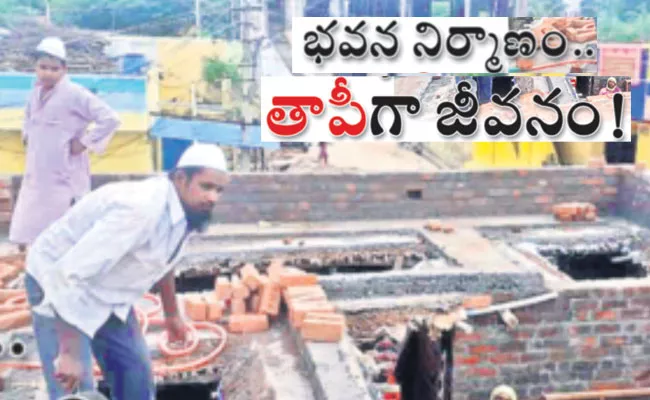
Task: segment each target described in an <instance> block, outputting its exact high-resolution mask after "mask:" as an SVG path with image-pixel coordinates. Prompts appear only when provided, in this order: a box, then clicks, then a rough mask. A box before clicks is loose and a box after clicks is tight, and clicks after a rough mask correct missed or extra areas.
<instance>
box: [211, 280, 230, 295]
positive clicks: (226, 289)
mask: <svg viewBox="0 0 650 400" xmlns="http://www.w3.org/2000/svg"><path fill="white" fill-rule="evenodd" d="M214 290H215V293H216V295H217V297H218V298H219V299H220V300H229V299H230V298H231V297H232V284H231V283H230V279H228V278H226V277H225V276H219V277H217V279H216V280H215V282H214Z"/></svg>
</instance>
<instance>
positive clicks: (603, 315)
mask: <svg viewBox="0 0 650 400" xmlns="http://www.w3.org/2000/svg"><path fill="white" fill-rule="evenodd" d="M595 319H596V321H614V320H616V312H614V311H611V310H605V311H600V312H597V313H596V315H595Z"/></svg>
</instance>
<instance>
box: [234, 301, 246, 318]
mask: <svg viewBox="0 0 650 400" xmlns="http://www.w3.org/2000/svg"><path fill="white" fill-rule="evenodd" d="M230 314H231V315H243V314H246V300H245V299H238V298H233V299H232V300H231V302H230Z"/></svg>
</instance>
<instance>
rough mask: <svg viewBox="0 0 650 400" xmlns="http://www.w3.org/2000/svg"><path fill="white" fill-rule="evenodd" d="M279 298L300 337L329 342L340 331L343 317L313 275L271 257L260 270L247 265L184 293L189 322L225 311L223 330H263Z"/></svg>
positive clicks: (274, 316) (275, 315)
mask: <svg viewBox="0 0 650 400" xmlns="http://www.w3.org/2000/svg"><path fill="white" fill-rule="evenodd" d="M282 300H284V302H285V304H286V306H287V309H288V311H289V319H290V321H291V325H292V326H293V327H294V328H295V329H298V330H299V331H300V333H301V335H302V337H303V339H305V340H313V341H323V342H335V341H339V340H340V339H341V338H342V336H343V332H344V331H345V319H344V317H343V315H341V314H338V313H336V312H335V309H334V306H333V305H332V304H331V303H330V302H329V301H328V300H327V296H326V295H325V291H324V290H323V288H322V287H321V286H320V285H318V276H317V275H315V274H310V273H307V272H305V271H303V270H300V269H298V268H292V267H285V266H284V261H282V260H273V261H272V262H271V265H270V266H269V267H268V269H267V271H266V273H260V272H259V271H258V270H257V268H256V267H255V266H254V265H253V264H247V265H245V266H244V267H243V268H241V270H240V271H239V274H235V275H233V276H232V277H231V278H227V277H223V276H222V277H217V279H216V280H215V290H214V291H211V292H208V293H192V294H187V295H185V297H184V304H185V311H186V314H187V316H188V317H189V318H190V319H192V320H194V321H212V322H216V321H218V320H221V319H222V318H223V317H224V316H226V314H228V330H229V331H230V332H232V333H253V332H262V331H266V330H268V329H269V325H270V322H271V321H272V320H273V319H277V318H278V317H279V316H280V310H281V304H282Z"/></svg>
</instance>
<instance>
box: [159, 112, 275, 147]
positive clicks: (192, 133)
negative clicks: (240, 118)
mask: <svg viewBox="0 0 650 400" xmlns="http://www.w3.org/2000/svg"><path fill="white" fill-rule="evenodd" d="M151 135H152V136H154V137H158V138H168V139H182V140H190V141H194V140H196V141H197V142H203V143H215V144H219V145H222V146H232V147H239V148H255V147H264V148H267V149H278V148H280V143H264V142H262V128H261V126H260V125H252V126H251V125H248V126H247V127H246V133H245V134H244V135H242V128H241V126H240V125H238V124H233V123H225V122H216V121H202V120H188V119H179V118H167V117H160V118H157V119H156V122H155V123H154V124H153V127H152V128H151Z"/></svg>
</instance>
